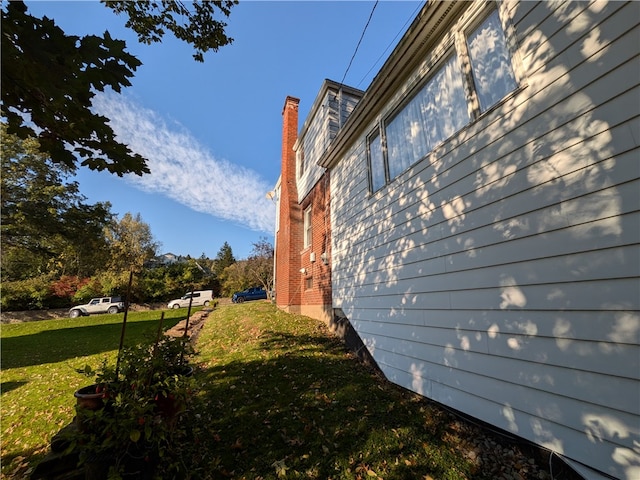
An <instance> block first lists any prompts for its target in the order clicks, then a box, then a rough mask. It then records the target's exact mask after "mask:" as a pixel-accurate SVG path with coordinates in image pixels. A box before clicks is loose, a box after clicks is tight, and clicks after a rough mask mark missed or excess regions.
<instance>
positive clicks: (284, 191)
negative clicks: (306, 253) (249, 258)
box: [275, 97, 303, 311]
mask: <svg viewBox="0 0 640 480" xmlns="http://www.w3.org/2000/svg"><path fill="white" fill-rule="evenodd" d="M299 103H300V100H299V99H297V98H294V97H287V98H286V100H285V103H284V108H283V110H282V165H281V169H282V172H281V185H280V202H279V205H280V210H279V212H278V215H279V218H280V223H279V225H280V227H279V229H278V231H277V232H276V252H275V254H276V266H275V269H276V272H275V273H276V284H275V290H276V304H277V305H278V306H279V307H280V308H283V309H286V310H287V311H299V308H300V298H301V289H302V288H301V283H300V281H301V279H300V277H301V274H300V268H302V267H301V266H300V251H301V250H302V245H303V243H302V210H301V208H300V205H298V189H297V187H296V156H295V152H294V150H293V145H294V144H295V142H296V140H297V139H298V104H299Z"/></svg>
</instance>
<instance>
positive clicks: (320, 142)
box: [293, 79, 364, 201]
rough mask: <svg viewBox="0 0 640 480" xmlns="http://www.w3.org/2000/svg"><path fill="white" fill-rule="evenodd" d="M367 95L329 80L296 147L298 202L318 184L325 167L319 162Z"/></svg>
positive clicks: (306, 122) (307, 120) (322, 89)
mask: <svg viewBox="0 0 640 480" xmlns="http://www.w3.org/2000/svg"><path fill="white" fill-rule="evenodd" d="M363 94H364V92H363V91H362V90H358V89H356V88H352V87H349V86H347V85H343V84H340V83H338V82H334V81H332V80H328V79H325V80H324V82H323V83H322V87H321V88H320V92H319V93H318V95H317V96H316V99H315V101H314V102H313V105H312V106H311V110H310V111H309V115H308V116H307V118H306V119H305V121H304V124H303V125H302V129H301V130H300V133H299V135H298V140H297V141H296V143H295V144H294V146H293V149H294V151H295V153H296V183H297V184H298V200H299V201H302V199H304V198H305V197H306V195H307V194H308V193H309V191H310V190H311V188H313V186H314V185H315V184H316V183H317V182H318V180H319V179H320V177H321V176H322V174H323V172H324V168H322V167H320V166H318V160H320V158H321V157H322V155H323V154H324V153H325V151H326V150H327V149H328V148H329V146H330V145H331V142H332V141H333V139H334V138H335V137H336V135H337V134H338V131H339V130H340V128H342V126H343V125H344V124H345V122H346V121H347V118H349V115H351V112H353V109H354V108H355V107H356V105H357V104H358V101H359V100H360V98H362V95H363Z"/></svg>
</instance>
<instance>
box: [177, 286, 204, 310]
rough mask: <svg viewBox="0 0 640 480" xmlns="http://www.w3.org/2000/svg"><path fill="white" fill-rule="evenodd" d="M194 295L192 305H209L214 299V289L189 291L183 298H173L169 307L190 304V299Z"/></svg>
mask: <svg viewBox="0 0 640 480" xmlns="http://www.w3.org/2000/svg"><path fill="white" fill-rule="evenodd" d="M192 297H193V301H192V302H191V306H192V307H199V306H200V305H204V306H205V307H208V306H209V305H210V304H211V302H212V301H213V290H196V291H194V292H187V293H185V294H184V296H183V297H182V298H178V299H177V300H171V301H170V302H169V305H168V306H169V308H184V307H188V306H189V300H190V299H191V298H192Z"/></svg>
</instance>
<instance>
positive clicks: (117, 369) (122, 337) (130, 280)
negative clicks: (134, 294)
mask: <svg viewBox="0 0 640 480" xmlns="http://www.w3.org/2000/svg"><path fill="white" fill-rule="evenodd" d="M132 282H133V269H132V270H130V271H129V285H128V286H127V296H126V297H125V299H124V318H123V319H122V330H121V331H120V346H119V347H118V358H117V359H116V375H115V377H116V380H118V372H119V371H120V356H121V355H122V346H123V345H124V332H125V329H126V328H127V313H129V297H130V296H131V283H132Z"/></svg>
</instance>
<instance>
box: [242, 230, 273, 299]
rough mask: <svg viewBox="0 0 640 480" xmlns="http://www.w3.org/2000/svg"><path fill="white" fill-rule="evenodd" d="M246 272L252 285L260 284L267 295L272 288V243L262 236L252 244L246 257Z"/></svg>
mask: <svg viewBox="0 0 640 480" xmlns="http://www.w3.org/2000/svg"><path fill="white" fill-rule="evenodd" d="M247 274H248V277H249V280H250V282H251V283H252V284H254V285H258V284H259V285H261V286H262V287H263V288H264V289H265V290H266V291H267V292H269V295H271V290H272V289H273V245H271V243H270V242H269V241H268V240H267V239H266V238H264V237H262V238H260V240H259V241H258V242H256V243H254V244H253V250H252V251H251V255H249V258H248V259H247Z"/></svg>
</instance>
